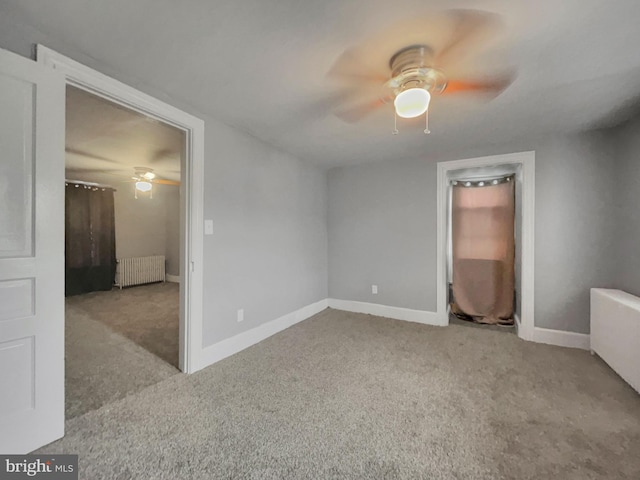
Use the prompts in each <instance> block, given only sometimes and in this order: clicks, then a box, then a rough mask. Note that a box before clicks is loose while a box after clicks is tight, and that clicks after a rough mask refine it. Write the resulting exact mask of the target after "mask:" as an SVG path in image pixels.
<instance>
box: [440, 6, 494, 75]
mask: <svg viewBox="0 0 640 480" xmlns="http://www.w3.org/2000/svg"><path fill="white" fill-rule="evenodd" d="M448 13H449V15H450V16H451V17H452V19H453V22H454V26H453V32H452V34H451V36H450V37H449V38H448V40H447V42H446V43H445V44H444V45H443V46H441V47H440V49H439V51H438V52H437V53H436V56H435V59H434V64H435V65H436V66H438V67H440V68H442V67H446V66H447V65H450V64H452V63H455V61H457V60H458V58H457V57H460V56H462V55H463V54H464V52H465V51H466V50H473V51H475V50H477V48H475V47H476V45H478V44H481V43H484V42H485V41H486V40H487V39H488V38H490V37H492V36H494V35H495V34H496V32H497V31H499V30H500V29H501V27H502V22H501V20H500V17H499V16H498V15H496V14H492V13H489V12H482V11H479V10H450V11H449V12H448ZM471 47H474V48H471Z"/></svg>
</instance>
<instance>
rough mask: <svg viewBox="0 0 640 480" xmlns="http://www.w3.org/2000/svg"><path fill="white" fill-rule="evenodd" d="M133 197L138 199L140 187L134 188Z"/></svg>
mask: <svg viewBox="0 0 640 480" xmlns="http://www.w3.org/2000/svg"><path fill="white" fill-rule="evenodd" d="M133 197H134V198H135V199H136V200H137V199H138V189H137V188H135V187H134V188H133Z"/></svg>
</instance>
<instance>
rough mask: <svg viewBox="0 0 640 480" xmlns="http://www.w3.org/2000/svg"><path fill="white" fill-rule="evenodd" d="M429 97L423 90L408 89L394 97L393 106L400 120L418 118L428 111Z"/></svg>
mask: <svg viewBox="0 0 640 480" xmlns="http://www.w3.org/2000/svg"><path fill="white" fill-rule="evenodd" d="M430 101H431V95H430V94H429V92H428V91H427V90H425V89H424V88H409V89H407V90H404V91H402V92H400V93H399V94H398V96H396V98H395V100H394V101H393V105H394V107H395V109H396V114H397V115H398V116H399V117H402V118H415V117H419V116H420V115H422V114H423V113H425V112H426V111H427V110H428V109H429V102H430Z"/></svg>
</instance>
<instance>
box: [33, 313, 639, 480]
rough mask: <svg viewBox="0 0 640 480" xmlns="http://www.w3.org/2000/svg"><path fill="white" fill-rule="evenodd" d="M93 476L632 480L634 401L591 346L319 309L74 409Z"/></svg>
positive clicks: (79, 442)
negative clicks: (90, 407)
mask: <svg viewBox="0 0 640 480" xmlns="http://www.w3.org/2000/svg"><path fill="white" fill-rule="evenodd" d="M41 452H42V453H75V454H79V462H80V478H91V479H103V478H104V479H107V478H108V479H129V478H145V479H175V478H181V479H212V478H224V479H308V478H318V479H325V478H326V479H396V478H401V479H458V480H459V479H473V480H479V479H487V480H489V479H491V480H496V479H551V478H554V479H555V478H561V479H563V480H568V479H575V480H587V479H614V478H615V479H634V480H637V479H638V478H640V455H639V452H640V396H638V394H637V393H636V392H635V391H634V390H633V389H631V387H629V386H628V385H627V384H626V383H625V382H624V381H622V380H621V379H620V378H619V377H618V376H617V375H616V374H615V373H614V372H613V371H612V370H611V369H609V368H608V367H607V365H606V364H604V362H602V361H601V360H600V359H599V358H597V357H593V356H591V355H589V353H588V352H586V351H581V350H575V349H567V348H560V347H553V346H548V345H542V344H534V343H528V342H524V341H522V340H520V339H519V338H518V337H517V336H515V335H509V334H505V333H502V332H496V331H491V330H482V329H478V328H468V327H465V326H460V325H451V326H449V327H446V328H442V327H430V326H424V325H419V324H413V323H409V322H402V321H394V320H389V319H384V318H380V317H374V316H369V315H362V314H355V313H347V312H341V311H336V310H331V309H327V310H325V311H323V312H321V313H319V314H318V315H316V316H314V317H312V318H311V319H309V320H307V321H304V322H302V323H299V324H297V325H295V326H293V327H291V328H289V329H287V330H285V331H283V332H281V333H279V334H277V335H275V336H273V337H271V338H269V339H267V340H265V341H263V342H260V343H259V344H257V345H255V346H253V347H251V348H249V349H247V350H244V351H243V352H240V353H238V354H236V355H233V356H231V357H229V358H227V359H225V360H223V361H221V362H218V363H217V364H215V365H212V366H210V367H208V368H206V369H204V370H202V371H200V372H198V373H196V374H193V375H190V376H188V375H184V374H178V375H173V376H171V377H170V378H167V379H166V380H164V381H162V382H160V383H157V384H155V385H152V386H150V387H148V388H146V389H144V390H142V391H140V392H137V393H135V394H133V395H129V396H127V397H125V398H123V399H121V400H119V401H116V402H114V403H110V404H108V405H105V406H103V407H102V408H100V409H98V410H94V411H91V412H88V413H87V414H85V415H82V416H79V417H76V418H73V419H71V420H69V421H67V423H66V436H65V437H64V438H63V439H61V440H59V441H57V442H54V443H52V444H50V445H48V446H46V447H44V448H42V449H41Z"/></svg>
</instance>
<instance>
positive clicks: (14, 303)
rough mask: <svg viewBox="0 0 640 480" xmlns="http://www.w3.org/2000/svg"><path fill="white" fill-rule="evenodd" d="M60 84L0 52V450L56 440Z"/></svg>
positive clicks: (59, 401) (59, 400) (60, 354)
mask: <svg viewBox="0 0 640 480" xmlns="http://www.w3.org/2000/svg"><path fill="white" fill-rule="evenodd" d="M64 91H65V85H64V78H63V77H62V75H60V74H59V73H57V72H55V71H53V70H50V69H46V68H45V67H43V66H42V65H39V64H37V63H35V62H33V61H31V60H29V59H26V58H23V57H20V56H17V55H15V54H12V53H9V52H6V51H4V50H0V452H2V453H27V452H29V451H32V450H34V449H36V448H38V447H40V446H42V445H45V444H47V443H49V442H51V441H53V440H55V439H57V438H59V437H61V436H62V435H63V434H64V108H65V106H64Z"/></svg>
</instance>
